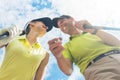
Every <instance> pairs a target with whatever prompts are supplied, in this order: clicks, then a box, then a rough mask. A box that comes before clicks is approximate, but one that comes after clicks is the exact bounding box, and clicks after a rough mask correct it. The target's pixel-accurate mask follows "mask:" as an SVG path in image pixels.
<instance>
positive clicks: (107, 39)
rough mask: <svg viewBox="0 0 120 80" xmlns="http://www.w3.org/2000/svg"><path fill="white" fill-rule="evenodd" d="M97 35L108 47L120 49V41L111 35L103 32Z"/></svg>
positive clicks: (98, 32)
mask: <svg viewBox="0 0 120 80" xmlns="http://www.w3.org/2000/svg"><path fill="white" fill-rule="evenodd" d="M95 35H97V36H98V37H99V38H101V39H102V41H103V42H104V43H106V44H108V45H112V46H118V47H120V40H119V39H118V38H116V37H115V36H113V35H112V34H110V33H107V32H105V31H103V30H98V31H97V32H96V34H95Z"/></svg>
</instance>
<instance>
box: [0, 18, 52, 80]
mask: <svg viewBox="0 0 120 80" xmlns="http://www.w3.org/2000/svg"><path fill="white" fill-rule="evenodd" d="M52 26H53V25H52V20H51V19H50V18H48V17H43V18H38V19H33V20H31V21H30V22H29V23H28V24H27V25H26V27H25V30H24V31H23V34H24V35H23V34H21V36H16V35H15V34H13V33H11V32H14V31H15V29H14V28H10V29H9V30H7V31H8V32H9V36H8V38H3V39H0V42H1V41H2V45H1V46H4V45H6V44H7V45H6V49H5V50H6V51H5V57H4V60H3V63H2V65H1V67H0V80H43V79H44V73H45V69H46V65H47V63H48V60H49V54H48V52H47V51H46V50H45V49H44V48H43V47H42V46H41V45H40V44H39V43H38V41H37V39H38V38H41V37H42V36H44V35H45V34H46V33H47V32H48V31H50V30H51V29H52ZM11 30H12V31H11ZM13 30H14V31H13ZM11 36H16V37H14V38H13V37H12V38H11ZM6 39H7V40H6ZM11 39H12V40H11ZM3 40H6V41H8V42H5V43H4V41H3ZM9 40H10V41H9Z"/></svg>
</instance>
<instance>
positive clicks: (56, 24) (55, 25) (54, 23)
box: [52, 17, 62, 28]
mask: <svg viewBox="0 0 120 80" xmlns="http://www.w3.org/2000/svg"><path fill="white" fill-rule="evenodd" d="M60 19H62V18H58V17H57V18H53V20H52V21H53V26H54V27H56V28H59V27H58V20H60Z"/></svg>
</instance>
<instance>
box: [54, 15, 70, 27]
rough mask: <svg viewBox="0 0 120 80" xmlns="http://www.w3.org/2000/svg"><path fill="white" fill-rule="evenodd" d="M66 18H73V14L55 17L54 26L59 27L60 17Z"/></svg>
mask: <svg viewBox="0 0 120 80" xmlns="http://www.w3.org/2000/svg"><path fill="white" fill-rule="evenodd" d="M64 18H67V19H69V18H71V16H69V15H62V16H60V17H55V18H53V20H52V21H53V26H54V27H56V28H59V27H58V20H60V19H64Z"/></svg>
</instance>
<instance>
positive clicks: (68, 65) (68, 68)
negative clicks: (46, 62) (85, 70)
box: [56, 56, 73, 76]
mask: <svg viewBox="0 0 120 80" xmlns="http://www.w3.org/2000/svg"><path fill="white" fill-rule="evenodd" d="M56 59H57V63H58V65H59V68H60V69H61V70H62V72H63V73H65V74H66V75H68V76H69V75H71V73H72V71H73V65H72V62H71V61H70V60H67V59H65V58H64V57H63V56H62V57H60V58H56Z"/></svg>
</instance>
